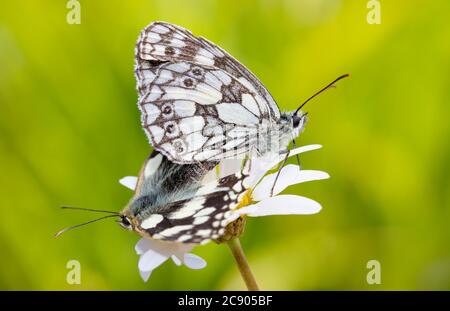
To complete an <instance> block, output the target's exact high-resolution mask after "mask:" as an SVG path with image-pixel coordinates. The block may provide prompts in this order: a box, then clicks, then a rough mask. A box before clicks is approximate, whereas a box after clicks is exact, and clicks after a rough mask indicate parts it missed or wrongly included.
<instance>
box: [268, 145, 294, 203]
mask: <svg viewBox="0 0 450 311" xmlns="http://www.w3.org/2000/svg"><path fill="white" fill-rule="evenodd" d="M289 152H290V151H289V150H288V151H287V153H286V156H285V157H284V160H283V163H281V166H280V169H279V170H278V172H277V175H276V176H275V181H274V182H273V185H272V189H270V196H271V197H272V196H273V191H274V189H275V185H276V184H277V181H278V177H280V173H281V170H282V169H283V167H284V165H285V164H286V161H287V159H288V158H289Z"/></svg>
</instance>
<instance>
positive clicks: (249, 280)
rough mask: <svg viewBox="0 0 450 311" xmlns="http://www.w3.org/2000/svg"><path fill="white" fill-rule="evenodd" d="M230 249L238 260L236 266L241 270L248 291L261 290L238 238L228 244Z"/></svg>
mask: <svg viewBox="0 0 450 311" xmlns="http://www.w3.org/2000/svg"><path fill="white" fill-rule="evenodd" d="M227 244H228V246H229V247H230V250H231V253H232V254H233V256H234V259H235V260H236V264H237V266H238V268H239V272H240V273H241V276H242V278H243V279H244V282H245V285H247V288H248V290H253V291H255V290H259V288H258V284H256V280H255V277H254V276H253V274H252V271H251V270H250V266H249V265H248V262H247V258H245V254H244V251H243V249H242V246H241V243H240V242H239V239H238V238H234V239H232V240H230V241H228V242H227Z"/></svg>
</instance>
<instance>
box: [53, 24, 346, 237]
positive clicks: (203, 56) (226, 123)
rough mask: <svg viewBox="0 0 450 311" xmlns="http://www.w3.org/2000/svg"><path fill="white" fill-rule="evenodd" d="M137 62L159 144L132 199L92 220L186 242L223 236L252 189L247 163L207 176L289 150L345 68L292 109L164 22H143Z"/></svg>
mask: <svg viewBox="0 0 450 311" xmlns="http://www.w3.org/2000/svg"><path fill="white" fill-rule="evenodd" d="M135 62H136V64H135V75H136V79H137V89H138V92H139V102H138V106H139V108H140V110H141V121H142V126H143V128H144V130H145V132H146V134H147V136H148V138H149V141H150V143H151V145H152V146H153V148H154V149H155V151H154V152H153V153H152V154H151V155H150V157H149V158H148V159H147V160H146V162H145V163H144V166H143V168H142V169H141V172H140V174H139V178H138V180H137V183H136V186H135V194H134V196H133V198H132V199H131V201H130V202H129V204H128V205H127V207H126V208H125V209H124V210H123V211H122V212H121V213H115V212H110V213H111V214H112V215H108V216H105V217H101V218H99V219H95V220H93V221H97V220H100V219H104V218H108V217H120V221H119V223H120V224H121V225H122V226H123V227H125V228H127V229H130V230H134V231H136V232H137V233H139V234H140V235H142V236H144V237H150V238H153V239H161V240H166V241H176V242H183V243H205V242H207V241H209V240H214V239H218V238H220V237H221V236H222V235H223V234H224V233H225V227H226V226H227V224H228V221H227V218H228V216H229V215H230V213H231V211H232V210H233V209H234V208H235V207H236V206H237V205H238V204H239V200H240V199H241V198H242V196H243V195H244V194H245V192H246V191H247V190H248V187H247V186H246V184H247V183H246V178H247V177H248V170H241V171H239V172H235V173H233V174H230V175H228V176H225V177H222V178H220V179H217V180H215V181H209V182H207V181H206V180H207V178H206V176H208V175H209V173H213V172H214V171H215V168H216V166H217V165H218V163H219V162H220V161H222V160H225V159H236V158H237V159H242V161H251V158H252V157H255V156H267V155H276V156H279V155H280V154H282V153H285V154H286V158H285V159H287V155H288V153H289V151H288V150H287V147H288V145H289V143H290V142H291V141H292V142H293V143H295V141H294V139H295V138H296V137H297V136H298V135H299V133H300V132H301V131H302V129H303V128H304V125H305V122H306V113H301V112H300V109H301V108H302V107H303V105H304V104H305V103H306V102H308V101H309V100H310V99H311V98H312V97H314V96H315V95H317V94H319V93H320V92H321V91H323V90H325V89H327V88H329V87H331V86H333V85H334V83H335V82H336V81H338V80H339V79H341V78H343V77H345V76H347V75H344V76H341V77H339V78H338V79H336V80H335V81H333V82H332V83H330V84H329V85H328V86H326V87H325V88H323V89H322V90H320V91H319V92H317V93H316V94H314V95H313V96H312V97H310V98H309V99H308V100H307V101H306V102H304V103H303V104H302V105H301V106H300V107H299V108H298V109H297V110H295V111H294V112H291V113H280V110H279V108H278V106H277V105H276V103H275V101H274V100H273V98H272V96H271V95H270V94H269V92H268V91H267V90H266V88H265V87H264V86H263V85H262V83H261V82H260V81H259V80H258V79H257V78H256V77H255V76H254V75H253V74H252V73H251V72H250V71H249V70H248V69H246V68H245V67H244V66H243V65H242V64H240V63H239V62H238V61H237V60H235V59H234V58H233V57H232V56H230V55H229V54H228V53H227V52H225V51H224V50H222V49H221V48H220V47H218V46H217V45H215V44H213V43H211V42H209V41H208V40H206V39H204V38H201V37H196V36H194V35H193V34H192V33H191V32H190V31H188V30H186V29H183V28H181V27H179V26H175V25H172V24H169V23H164V22H153V23H151V24H150V25H149V26H147V27H146V28H144V30H143V31H142V33H141V35H140V37H139V39H138V42H137V45H136V50H135ZM248 163H251V162H248ZM245 167H247V168H248V165H245ZM275 182H276V181H275ZM74 209H76V208H74ZM104 212H108V211H104ZM93 221H90V222H93ZM90 222H88V223H90ZM78 226H79V225H77V226H74V227H78ZM74 227H71V228H67V229H65V230H63V231H60V232H59V233H58V235H59V234H61V233H62V232H65V231H67V230H68V229H72V228H74Z"/></svg>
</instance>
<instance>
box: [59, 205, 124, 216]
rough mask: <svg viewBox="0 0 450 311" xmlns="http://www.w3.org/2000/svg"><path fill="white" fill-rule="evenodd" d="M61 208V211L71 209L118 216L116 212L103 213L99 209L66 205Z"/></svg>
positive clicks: (103, 211)
mask: <svg viewBox="0 0 450 311" xmlns="http://www.w3.org/2000/svg"><path fill="white" fill-rule="evenodd" d="M61 208H63V209H73V210H78V211H87V212H97V213H108V214H114V215H119V213H118V212H113V211H105V210H101V209H93V208H83V207H75V206H66V205H63V206H61Z"/></svg>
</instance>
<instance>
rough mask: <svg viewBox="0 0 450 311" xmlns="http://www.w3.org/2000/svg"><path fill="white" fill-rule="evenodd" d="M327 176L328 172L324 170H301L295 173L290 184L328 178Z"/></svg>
mask: <svg viewBox="0 0 450 311" xmlns="http://www.w3.org/2000/svg"><path fill="white" fill-rule="evenodd" d="M328 178H330V175H328V173H326V172H322V171H313V170H301V171H300V173H299V175H297V176H296V177H295V178H294V180H293V181H292V183H291V185H293V184H299V183H302V182H307V181H314V180H322V179H328Z"/></svg>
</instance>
